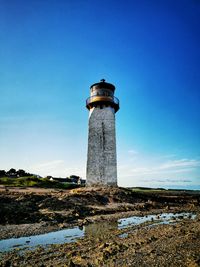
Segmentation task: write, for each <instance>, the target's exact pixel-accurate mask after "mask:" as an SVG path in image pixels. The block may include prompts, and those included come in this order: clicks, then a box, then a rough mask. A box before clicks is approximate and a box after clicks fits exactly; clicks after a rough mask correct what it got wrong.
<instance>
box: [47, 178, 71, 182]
mask: <svg viewBox="0 0 200 267" xmlns="http://www.w3.org/2000/svg"><path fill="white" fill-rule="evenodd" d="M49 180H50V181H54V182H59V183H66V182H68V178H61V177H59V178H57V177H51V178H49Z"/></svg>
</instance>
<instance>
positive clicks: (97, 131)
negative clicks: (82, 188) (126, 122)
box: [87, 106, 117, 186]
mask: <svg viewBox="0 0 200 267" xmlns="http://www.w3.org/2000/svg"><path fill="white" fill-rule="evenodd" d="M104 185H110V186H117V160H116V137H115V110H114V108H113V107H109V106H108V107H106V106H104V107H102V106H101V107H100V106H97V107H93V108H92V109H91V110H90V114H89V137H88V156H87V186H104Z"/></svg>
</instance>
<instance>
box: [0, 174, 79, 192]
mask: <svg viewBox="0 0 200 267" xmlns="http://www.w3.org/2000/svg"><path fill="white" fill-rule="evenodd" d="M0 184H1V185H4V186H14V187H42V188H60V189H72V188H77V187H80V186H79V185H76V184H72V183H60V182H57V181H49V179H47V178H38V177H37V176H34V175H33V176H25V177H18V178H9V177H1V178H0Z"/></svg>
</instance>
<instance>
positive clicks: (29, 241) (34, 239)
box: [0, 213, 196, 252]
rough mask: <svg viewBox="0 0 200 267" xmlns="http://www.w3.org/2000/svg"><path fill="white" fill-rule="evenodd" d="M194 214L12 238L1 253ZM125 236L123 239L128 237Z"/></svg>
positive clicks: (134, 218) (0, 248)
mask: <svg viewBox="0 0 200 267" xmlns="http://www.w3.org/2000/svg"><path fill="white" fill-rule="evenodd" d="M195 217H196V215H195V214H193V213H162V214H159V215H146V216H132V217H128V218H122V219H119V220H116V221H111V222H110V221H105V222H98V223H93V224H89V225H86V226H84V227H82V228H80V227H73V228H68V229H65V230H60V231H56V232H50V233H47V234H42V235H35V236H29V237H20V238H10V239H5V240H1V241H0V252H4V251H9V250H12V249H14V248H16V247H18V248H23V249H24V248H28V249H31V248H34V247H36V246H38V245H41V246H46V245H50V244H63V243H70V242H74V241H76V240H78V239H79V238H81V237H84V236H86V237H91V238H98V237H101V238H102V237H105V236H109V235H110V234H111V233H112V231H113V230H116V229H125V228H128V227H130V226H134V225H140V224H142V223H145V222H152V223H151V224H150V225H152V226H154V225H157V224H160V223H162V224H168V223H175V222H176V221H180V220H182V219H185V218H188V219H195ZM126 236H127V235H124V236H122V237H126Z"/></svg>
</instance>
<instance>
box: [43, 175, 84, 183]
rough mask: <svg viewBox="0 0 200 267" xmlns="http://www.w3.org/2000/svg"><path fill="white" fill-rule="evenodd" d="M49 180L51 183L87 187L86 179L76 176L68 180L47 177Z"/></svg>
mask: <svg viewBox="0 0 200 267" xmlns="http://www.w3.org/2000/svg"><path fill="white" fill-rule="evenodd" d="M47 178H48V179H49V180H50V181H55V182H59V183H72V184H79V185H85V182H86V181H85V179H82V178H80V177H79V176H76V175H71V176H70V177H67V178H61V177H59V178H57V177H52V176H47Z"/></svg>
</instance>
